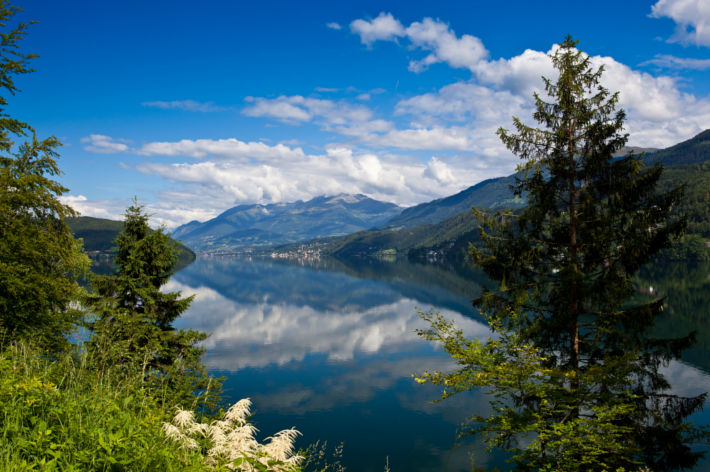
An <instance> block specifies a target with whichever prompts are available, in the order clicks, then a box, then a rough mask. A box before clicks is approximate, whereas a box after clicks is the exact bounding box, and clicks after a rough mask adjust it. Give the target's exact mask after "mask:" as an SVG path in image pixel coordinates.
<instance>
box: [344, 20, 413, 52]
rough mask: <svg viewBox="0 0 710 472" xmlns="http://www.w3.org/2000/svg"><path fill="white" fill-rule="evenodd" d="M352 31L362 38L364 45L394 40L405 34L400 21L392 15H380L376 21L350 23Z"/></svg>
mask: <svg viewBox="0 0 710 472" xmlns="http://www.w3.org/2000/svg"><path fill="white" fill-rule="evenodd" d="M350 31H352V32H353V33H355V34H357V35H359V36H360V41H362V44H366V45H368V46H369V45H371V44H372V43H374V42H375V41H378V40H386V41H389V40H393V39H396V38H397V37H398V36H403V35H404V34H405V32H404V27H402V23H400V22H399V20H395V19H394V17H393V16H392V14H391V13H385V12H382V13H380V14H379V15H378V16H377V18H375V19H374V20H370V21H368V20H360V19H358V20H355V21H353V22H352V23H350Z"/></svg>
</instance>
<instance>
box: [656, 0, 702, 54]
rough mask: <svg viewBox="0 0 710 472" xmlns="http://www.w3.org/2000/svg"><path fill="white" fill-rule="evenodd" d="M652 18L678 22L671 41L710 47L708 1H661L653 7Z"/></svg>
mask: <svg viewBox="0 0 710 472" xmlns="http://www.w3.org/2000/svg"><path fill="white" fill-rule="evenodd" d="M651 16H652V17H654V18H662V17H668V18H671V19H672V20H673V21H675V22H676V24H677V26H676V31H675V34H674V35H673V37H671V38H670V41H674V42H680V43H682V44H694V45H696V46H710V3H709V2H707V1H706V0H659V1H658V2H657V3H656V4H655V5H653V6H652V7H651Z"/></svg>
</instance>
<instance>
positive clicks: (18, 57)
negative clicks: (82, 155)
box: [0, 1, 89, 352]
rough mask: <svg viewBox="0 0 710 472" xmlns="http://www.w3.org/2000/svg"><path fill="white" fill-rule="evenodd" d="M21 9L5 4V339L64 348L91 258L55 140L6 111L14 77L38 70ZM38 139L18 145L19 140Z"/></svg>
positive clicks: (1, 60) (1, 196)
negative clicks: (28, 50) (26, 44)
mask: <svg viewBox="0 0 710 472" xmlns="http://www.w3.org/2000/svg"><path fill="white" fill-rule="evenodd" d="M18 11H19V8H17V7H13V6H11V5H10V4H9V2H8V1H0V91H1V92H2V95H1V96H0V337H2V338H4V337H5V336H9V337H10V339H12V340H16V339H19V338H25V339H28V338H29V339H32V340H33V341H34V342H36V343H37V344H39V345H40V346H41V347H42V348H43V349H45V350H47V351H49V352H56V351H58V350H62V349H64V348H67V347H68V341H67V335H68V334H69V333H70V332H71V331H72V330H73V329H74V327H75V326H76V323H77V322H78V321H79V319H80V317H81V312H80V310H78V306H77V304H76V303H75V302H76V301H77V300H78V299H79V298H80V296H81V294H82V290H81V288H80V287H79V285H78V283H77V279H78V277H79V276H80V275H81V274H82V273H83V272H84V271H85V270H87V269H88V267H89V259H88V258H87V257H86V255H85V254H83V253H82V249H81V243H80V242H78V241H76V240H75V239H74V236H73V235H72V232H71V230H70V229H69V226H67V224H66V223H65V221H64V219H65V218H67V217H72V216H76V215H75V213H74V211H73V210H72V209H71V208H70V207H69V206H67V205H65V204H64V203H62V201H61V200H60V198H59V197H61V195H62V194H63V193H64V192H66V191H67V189H66V188H65V187H63V186H62V185H61V184H60V183H59V182H57V181H56V180H54V179H55V178H56V177H57V176H58V175H59V174H61V172H60V170H59V167H58V165H57V162H56V160H57V157H58V154H57V151H56V149H57V148H58V147H59V146H60V145H61V143H60V142H59V141H58V140H57V138H55V137H53V136H52V137H49V138H46V139H41V140H40V139H38V138H37V136H36V135H35V133H34V130H33V129H32V127H31V126H30V125H28V124H27V123H24V122H22V121H20V120H17V119H15V118H13V117H11V116H9V115H8V114H7V113H6V112H5V107H6V106H7V105H8V98H9V96H12V95H14V94H15V93H17V92H18V89H17V86H16V85H15V83H14V79H15V77H16V76H17V75H21V74H26V73H29V72H32V69H31V68H30V67H29V61H30V60H31V59H33V58H35V57H36V55H34V54H25V53H22V52H21V51H20V49H19V45H20V41H21V40H22V38H23V36H24V35H25V33H26V30H27V27H28V23H21V24H18V25H16V26H14V27H12V26H11V23H12V22H13V20H14V16H15V15H16V14H17V12H18ZM25 136H30V139H28V140H27V141H25V142H23V143H21V144H19V145H16V144H15V143H14V142H13V139H16V138H22V139H23V138H24V137H25Z"/></svg>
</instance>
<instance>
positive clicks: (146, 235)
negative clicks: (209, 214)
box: [87, 202, 209, 402]
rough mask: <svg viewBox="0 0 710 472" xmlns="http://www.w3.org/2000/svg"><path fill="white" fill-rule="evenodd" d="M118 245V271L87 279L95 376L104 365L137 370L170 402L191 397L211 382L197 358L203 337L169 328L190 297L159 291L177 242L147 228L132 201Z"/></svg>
mask: <svg viewBox="0 0 710 472" xmlns="http://www.w3.org/2000/svg"><path fill="white" fill-rule="evenodd" d="M116 245H117V247H118V253H117V255H116V258H115V262H116V264H117V265H118V270H117V273H116V274H115V275H101V276H100V275H95V276H93V278H92V281H91V288H92V294H91V296H90V297H89V306H90V308H91V311H92V315H93V317H92V319H91V320H90V322H89V323H88V327H89V329H90V330H91V331H92V333H93V337H92V338H91V339H90V340H89V342H88V343H87V346H88V350H89V352H90V353H91V354H93V355H94V356H95V357H96V358H97V359H98V362H99V366H98V368H99V375H102V372H103V370H104V368H105V366H106V365H114V366H115V365H119V366H124V367H125V368H126V369H141V370H142V371H143V372H144V374H145V378H146V380H147V381H148V382H149V383H151V384H152V385H153V386H157V385H160V386H161V388H163V389H165V388H167V390H168V391H169V392H171V395H172V399H173V400H174V401H178V402H180V401H189V400H194V398H193V397H192V396H191V395H192V394H193V393H194V392H195V391H197V390H202V389H205V388H207V386H208V382H209V378H208V377H207V376H206V372H205V369H204V366H203V365H202V362H201V360H200V355H201V354H202V353H203V352H204V350H203V349H202V348H199V347H197V346H196V343H198V342H199V341H202V340H204V339H206V338H207V335H206V334H205V333H202V332H198V331H194V330H183V329H180V330H176V329H175V328H173V325H172V323H173V321H174V320H175V319H176V318H177V317H178V316H180V314H181V313H183V312H184V311H185V310H186V309H187V308H188V306H189V305H190V302H191V301H192V297H187V298H181V296H180V292H169V293H164V292H162V291H161V290H160V288H161V287H162V286H163V285H165V283H166V282H167V281H168V280H169V278H170V276H171V275H172V271H173V269H174V267H175V264H176V263H177V250H178V249H177V244H176V243H175V242H174V241H173V240H171V239H170V237H169V236H168V235H167V234H165V232H164V231H163V230H162V229H158V230H152V229H151V228H150V227H149V226H148V217H147V215H146V214H145V213H143V211H142V208H141V207H140V206H139V205H138V204H137V202H136V203H134V204H133V205H132V206H130V207H129V208H128V209H127V210H126V213H125V219H124V229H123V231H122V232H121V233H120V234H119V236H118V237H117V238H116Z"/></svg>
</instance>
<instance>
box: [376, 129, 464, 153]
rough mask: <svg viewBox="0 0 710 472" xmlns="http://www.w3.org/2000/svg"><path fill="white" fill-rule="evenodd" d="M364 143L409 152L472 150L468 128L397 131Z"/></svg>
mask: <svg viewBox="0 0 710 472" xmlns="http://www.w3.org/2000/svg"><path fill="white" fill-rule="evenodd" d="M365 141H366V142H368V143H371V144H376V145H379V146H393V147H397V148H400V149H411V150H422V149H424V150H439V149H453V150H459V151H470V150H473V149H474V143H473V141H472V140H471V135H470V133H469V130H468V128H456V127H452V128H440V127H435V128H412V129H398V130H392V131H389V132H387V133H385V134H384V135H381V136H380V135H376V136H368V137H366V138H365Z"/></svg>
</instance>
